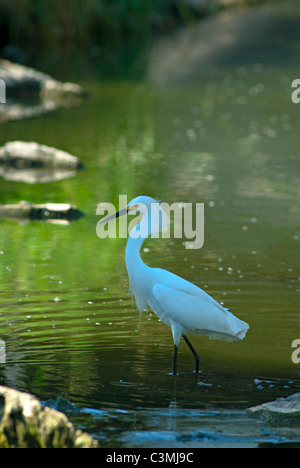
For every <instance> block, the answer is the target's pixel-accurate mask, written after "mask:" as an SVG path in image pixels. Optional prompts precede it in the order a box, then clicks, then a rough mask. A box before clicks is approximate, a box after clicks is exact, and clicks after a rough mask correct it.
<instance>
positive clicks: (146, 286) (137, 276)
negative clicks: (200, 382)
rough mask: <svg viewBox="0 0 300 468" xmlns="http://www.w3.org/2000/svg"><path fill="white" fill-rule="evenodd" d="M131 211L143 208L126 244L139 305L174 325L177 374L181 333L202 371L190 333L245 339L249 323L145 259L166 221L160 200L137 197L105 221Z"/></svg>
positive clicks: (197, 289) (132, 282)
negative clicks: (148, 241)
mask: <svg viewBox="0 0 300 468" xmlns="http://www.w3.org/2000/svg"><path fill="white" fill-rule="evenodd" d="M151 207H152V211H151ZM155 207H156V208H155ZM153 208H154V209H157V210H159V211H160V212H161V213H162V218H160V221H158V219H159V218H158V217H157V216H155V217H154V216H152V218H151V213H152V215H153V213H154V211H153ZM129 211H134V212H140V214H141V215H142V218H141V221H140V222H139V223H138V224H137V225H136V226H135V227H134V228H133V229H132V230H131V232H130V235H129V237H128V241H127V246H126V267H127V272H128V276H129V283H130V289H131V291H132V293H133V295H134V297H135V300H136V304H137V307H138V309H139V310H140V312H142V311H143V310H144V309H148V307H150V308H151V309H152V310H153V312H155V314H156V315H157V316H158V317H159V319H160V320H161V321H162V322H164V323H165V324H166V325H168V326H169V327H170V328H171V330H172V335H173V340H174V363H173V375H176V373H177V352H178V346H179V341H180V338H181V336H182V337H183V338H184V340H185V342H186V343H187V345H188V347H189V348H190V350H191V351H192V353H193V355H194V357H195V362H196V373H198V372H199V355H198V353H197V352H196V351H195V349H194V347H193V345H192V344H191V342H190V341H189V339H188V338H187V336H186V335H187V334H199V335H206V336H209V337H210V338H221V339H225V340H228V341H234V340H242V339H243V338H244V337H245V335H246V332H247V330H248V328H249V325H248V324H247V323H245V322H243V321H242V320H240V319H238V318H237V317H235V316H234V315H233V314H232V313H230V312H229V311H228V310H227V309H225V308H223V307H222V306H221V305H220V304H219V303H218V302H217V301H215V300H214V299H213V298H212V297H211V296H210V295H209V294H207V293H206V292H205V291H203V290H202V289H200V288H199V287H198V286H195V285H194V284H192V283H190V282H188V281H186V280H184V279H183V278H181V277H180V276H177V275H175V274H174V273H171V272H169V271H166V270H163V269H161V268H151V267H149V266H147V265H145V263H144V262H143V261H142V259H141V256H140V249H141V246H142V244H143V242H144V240H145V238H146V237H148V236H149V235H150V234H157V233H158V231H159V230H160V229H161V228H162V227H163V225H164V223H165V221H166V219H165V218H164V212H163V210H160V208H159V205H158V202H157V200H154V199H153V198H151V197H147V196H139V197H136V198H134V199H133V200H131V202H130V203H129V204H128V206H127V208H125V209H123V210H121V211H119V212H118V213H116V214H114V215H111V216H109V217H106V218H105V219H103V220H101V223H103V222H107V221H109V220H111V219H113V218H117V217H119V216H122V215H124V214H127V213H128V212H129ZM154 218H155V219H154Z"/></svg>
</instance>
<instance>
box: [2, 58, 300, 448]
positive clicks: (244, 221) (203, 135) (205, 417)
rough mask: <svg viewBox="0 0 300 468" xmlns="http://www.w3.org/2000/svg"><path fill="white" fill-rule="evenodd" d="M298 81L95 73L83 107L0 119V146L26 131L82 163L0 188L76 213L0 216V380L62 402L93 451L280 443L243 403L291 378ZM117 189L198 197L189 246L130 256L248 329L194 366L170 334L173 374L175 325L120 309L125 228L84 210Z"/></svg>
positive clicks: (203, 345) (200, 344)
mask: <svg viewBox="0 0 300 468" xmlns="http://www.w3.org/2000/svg"><path fill="white" fill-rule="evenodd" d="M296 76H297V72H296V70H293V69H292V68H291V69H289V70H286V69H285V71H284V73H283V71H282V70H280V69H278V68H277V69H272V68H265V67H263V66H259V65H256V66H253V67H228V68H225V67H223V69H222V71H217V70H211V71H210V73H207V74H206V75H205V76H203V78H202V79H201V80H199V82H198V83H197V84H189V85H188V86H185V85H184V84H182V85H180V84H177V85H175V84H174V85H173V86H169V87H165V88H160V87H158V86H157V87H156V86H154V85H148V84H146V83H144V82H138V83H136V82H113V83H108V82H98V81H97V80H91V81H88V82H84V83H82V84H83V86H84V87H85V88H86V89H87V90H88V91H89V92H90V98H89V99H87V100H86V101H84V102H83V103H82V104H81V105H78V106H76V107H73V108H62V109H60V110H56V111H54V112H52V113H49V114H45V115H43V116H42V117H39V118H33V119H27V120H22V121H15V122H8V123H5V124H3V125H1V130H0V131H1V133H0V144H1V145H2V144H4V143H5V142H6V141H11V140H17V139H20V140H25V141H37V142H39V143H44V144H48V145H50V146H54V147H57V148H60V149H63V150H66V151H68V152H70V153H72V154H74V155H76V156H78V157H79V159H80V160H81V161H82V162H83V163H84V165H85V168H84V169H83V170H81V171H79V172H78V174H77V175H76V176H75V177H72V178H69V179H66V180H61V181H59V182H53V183H47V184H35V185H29V184H25V183H21V182H9V181H5V180H4V179H3V180H1V182H0V197H1V203H16V202H19V201H20V200H27V201H30V202H35V203H46V202H62V203H72V204H74V205H76V206H77V207H78V209H80V210H81V211H83V212H85V217H84V218H81V219H79V220H78V221H75V222H73V223H71V224H70V225H68V226H62V225H55V224H47V223H42V222H38V221H37V222H32V223H27V224H18V223H17V222H14V221H8V220H5V219H1V220H0V230H1V236H0V284H1V288H0V326H1V328H0V339H2V340H4V341H5V344H6V363H5V364H1V366H0V384H1V385H8V386H12V387H14V388H17V389H20V390H24V391H28V392H31V393H34V394H35V395H36V396H37V397H38V398H40V399H41V400H42V401H48V400H54V401H57V398H64V399H66V400H67V401H68V402H70V403H71V404H73V405H75V406H76V408H77V410H76V411H75V410H74V411H71V413H72V412H75V413H76V414H75V416H74V417H73V420H74V421H75V422H76V423H77V424H79V425H80V426H81V427H83V428H84V429H85V430H87V431H89V432H91V433H92V434H93V435H94V436H96V437H98V438H99V439H100V441H101V445H102V446H105V447H112V446H125V447H134V446H136V447H138V446H152V447H153V446H161V447H162V446H165V447H168V446H174V447H175V446H176V447H190V446H195V447H196V446H204V445H205V444H209V443H211V444H216V445H219V446H221V445H222V444H223V445H226V446H229V445H230V444H233V445H234V444H236V445H237V446H240V445H243V444H244V445H247V446H257V445H259V444H261V443H267V442H268V441H270V440H271V442H272V441H273V442H277V443H279V442H280V441H282V438H280V436H279V435H278V434H277V435H276V434H275V435H274V434H271V435H270V433H267V434H263V433H262V432H261V428H260V426H259V425H258V424H257V423H256V422H255V423H253V422H252V423H251V422H249V421H248V419H247V418H246V417H245V415H244V413H243V410H244V409H245V408H248V407H249V406H251V405H255V404H259V403H262V402H265V401H270V400H273V399H275V398H277V397H279V396H288V395H290V394H292V393H294V392H296V391H299V389H300V379H299V371H300V365H299V364H298V365H297V364H295V363H293V362H292V358H291V356H292V351H293V348H292V347H291V345H292V341H293V340H295V339H297V338H298V339H299V338H300V329H299V318H300V317H299V299H300V263H299V242H300V230H299V215H300V205H299V186H300V156H299V133H298V129H299V107H297V105H295V104H293V103H292V101H291V99H290V94H291V88H290V84H291V82H292V80H293V79H294V77H296ZM119 194H127V196H128V200H130V199H131V198H133V197H134V196H137V195H150V196H153V197H155V198H158V199H160V200H164V201H166V202H168V203H173V202H174V201H178V202H194V203H195V202H201V203H204V206H205V242H204V246H203V247H202V248H201V249H199V250H188V249H185V247H184V245H183V241H182V239H155V240H154V239H149V240H147V241H146V242H145V244H144V246H143V251H142V257H143V259H144V261H145V262H146V263H147V264H148V265H150V266H159V267H161V268H165V269H168V270H170V271H172V272H174V273H176V274H179V275H180V276H182V277H184V278H186V279H187V280H189V281H191V282H194V283H195V284H197V285H198V286H200V287H202V288H203V289H204V290H205V291H207V292H208V293H210V294H211V295H212V296H213V297H214V298H215V299H217V300H218V301H220V302H221V303H223V304H224V306H225V307H228V308H230V310H231V311H232V312H233V313H234V314H235V315H237V316H238V317H239V318H241V319H242V320H245V321H246V322H248V323H249V324H250V330H249V332H248V334H247V336H246V338H245V339H244V340H243V341H241V342H239V343H227V342H222V341H210V340H209V339H207V338H201V337H191V341H192V342H193V344H194V346H195V347H196V348H197V350H198V352H199V354H200V369H201V373H200V375H199V376H198V377H196V376H195V374H194V373H193V368H194V361H193V356H192V355H191V353H190V351H189V350H188V348H187V347H186V345H185V343H184V342H183V341H182V343H181V345H180V348H179V361H178V371H179V375H178V376H177V377H176V378H175V379H174V378H173V377H172V376H170V375H169V374H170V371H171V370H172V361H173V341H172V336H171V332H170V329H169V328H168V327H166V326H165V325H164V324H163V323H161V322H159V321H158V319H157V317H156V316H155V315H154V314H152V313H147V314H146V313H144V314H143V315H142V317H141V319H140V316H139V312H138V311H137V309H136V307H135V306H134V305H132V300H131V297H130V296H129V294H128V279H127V273H126V268H125V261H124V251H125V245H126V239H109V238H108V239H99V238H98V237H97V235H96V225H97V222H98V221H99V220H100V217H99V216H97V215H96V207H97V205H98V203H99V202H112V203H114V204H115V205H116V207H117V206H118V197H119ZM79 410H81V411H79ZM237 428H238V429H237ZM237 434H238V435H237ZM272 437H273V438H272ZM284 441H285V442H286V441H288V439H284Z"/></svg>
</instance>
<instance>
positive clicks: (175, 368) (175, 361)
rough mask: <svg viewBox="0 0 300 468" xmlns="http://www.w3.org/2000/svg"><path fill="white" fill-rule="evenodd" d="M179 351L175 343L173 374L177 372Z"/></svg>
mask: <svg viewBox="0 0 300 468" xmlns="http://www.w3.org/2000/svg"><path fill="white" fill-rule="evenodd" d="M177 352H178V346H176V345H174V364H173V375H176V374H177Z"/></svg>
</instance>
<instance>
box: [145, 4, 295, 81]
mask: <svg viewBox="0 0 300 468" xmlns="http://www.w3.org/2000/svg"><path fill="white" fill-rule="evenodd" d="M299 28H300V4H299V2H296V1H284V2H273V3H271V4H267V5H258V6H253V8H241V9H237V8H228V9H225V10H223V11H221V12H220V13H218V14H216V15H212V16H208V17H206V18H205V19H204V20H202V21H198V22H197V23H195V24H194V25H192V26H190V27H184V28H182V29H181V30H179V32H178V33H177V34H174V35H172V36H170V37H165V38H162V39H161V40H160V41H157V42H156V43H155V45H154V47H153V50H152V52H151V54H150V58H149V63H148V71H147V77H148V80H149V81H150V82H155V83H158V84H162V85H165V84H169V83H177V82H180V83H181V82H186V83H187V82H196V83H198V82H201V79H202V78H203V76H206V74H207V73H208V74H209V76H211V71H212V70H214V69H217V70H221V71H222V67H223V68H224V67H227V66H239V67H247V66H253V65H254V64H259V65H260V66H275V67H276V66H278V65H279V64H280V65H281V66H284V64H285V63H286V64H289V65H290V64H291V63H298V55H299V53H298V50H299V47H300V39H299Z"/></svg>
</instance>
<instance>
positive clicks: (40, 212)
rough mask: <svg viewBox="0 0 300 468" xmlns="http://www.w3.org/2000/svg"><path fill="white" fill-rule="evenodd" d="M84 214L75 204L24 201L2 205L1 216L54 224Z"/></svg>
mask: <svg viewBox="0 0 300 468" xmlns="http://www.w3.org/2000/svg"><path fill="white" fill-rule="evenodd" d="M82 216H84V213H82V212H81V211H79V210H78V209H77V208H76V207H75V206H73V205H70V204H68V203H45V204H40V205H36V204H32V203H29V202H25V201H22V202H20V203H17V204H14V205H0V218H6V219H12V220H16V221H20V222H23V223H24V222H28V221H37V220H38V221H46V222H47V223H52V224H69V223H70V221H75V220H76V219H78V218H81V217H82Z"/></svg>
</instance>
